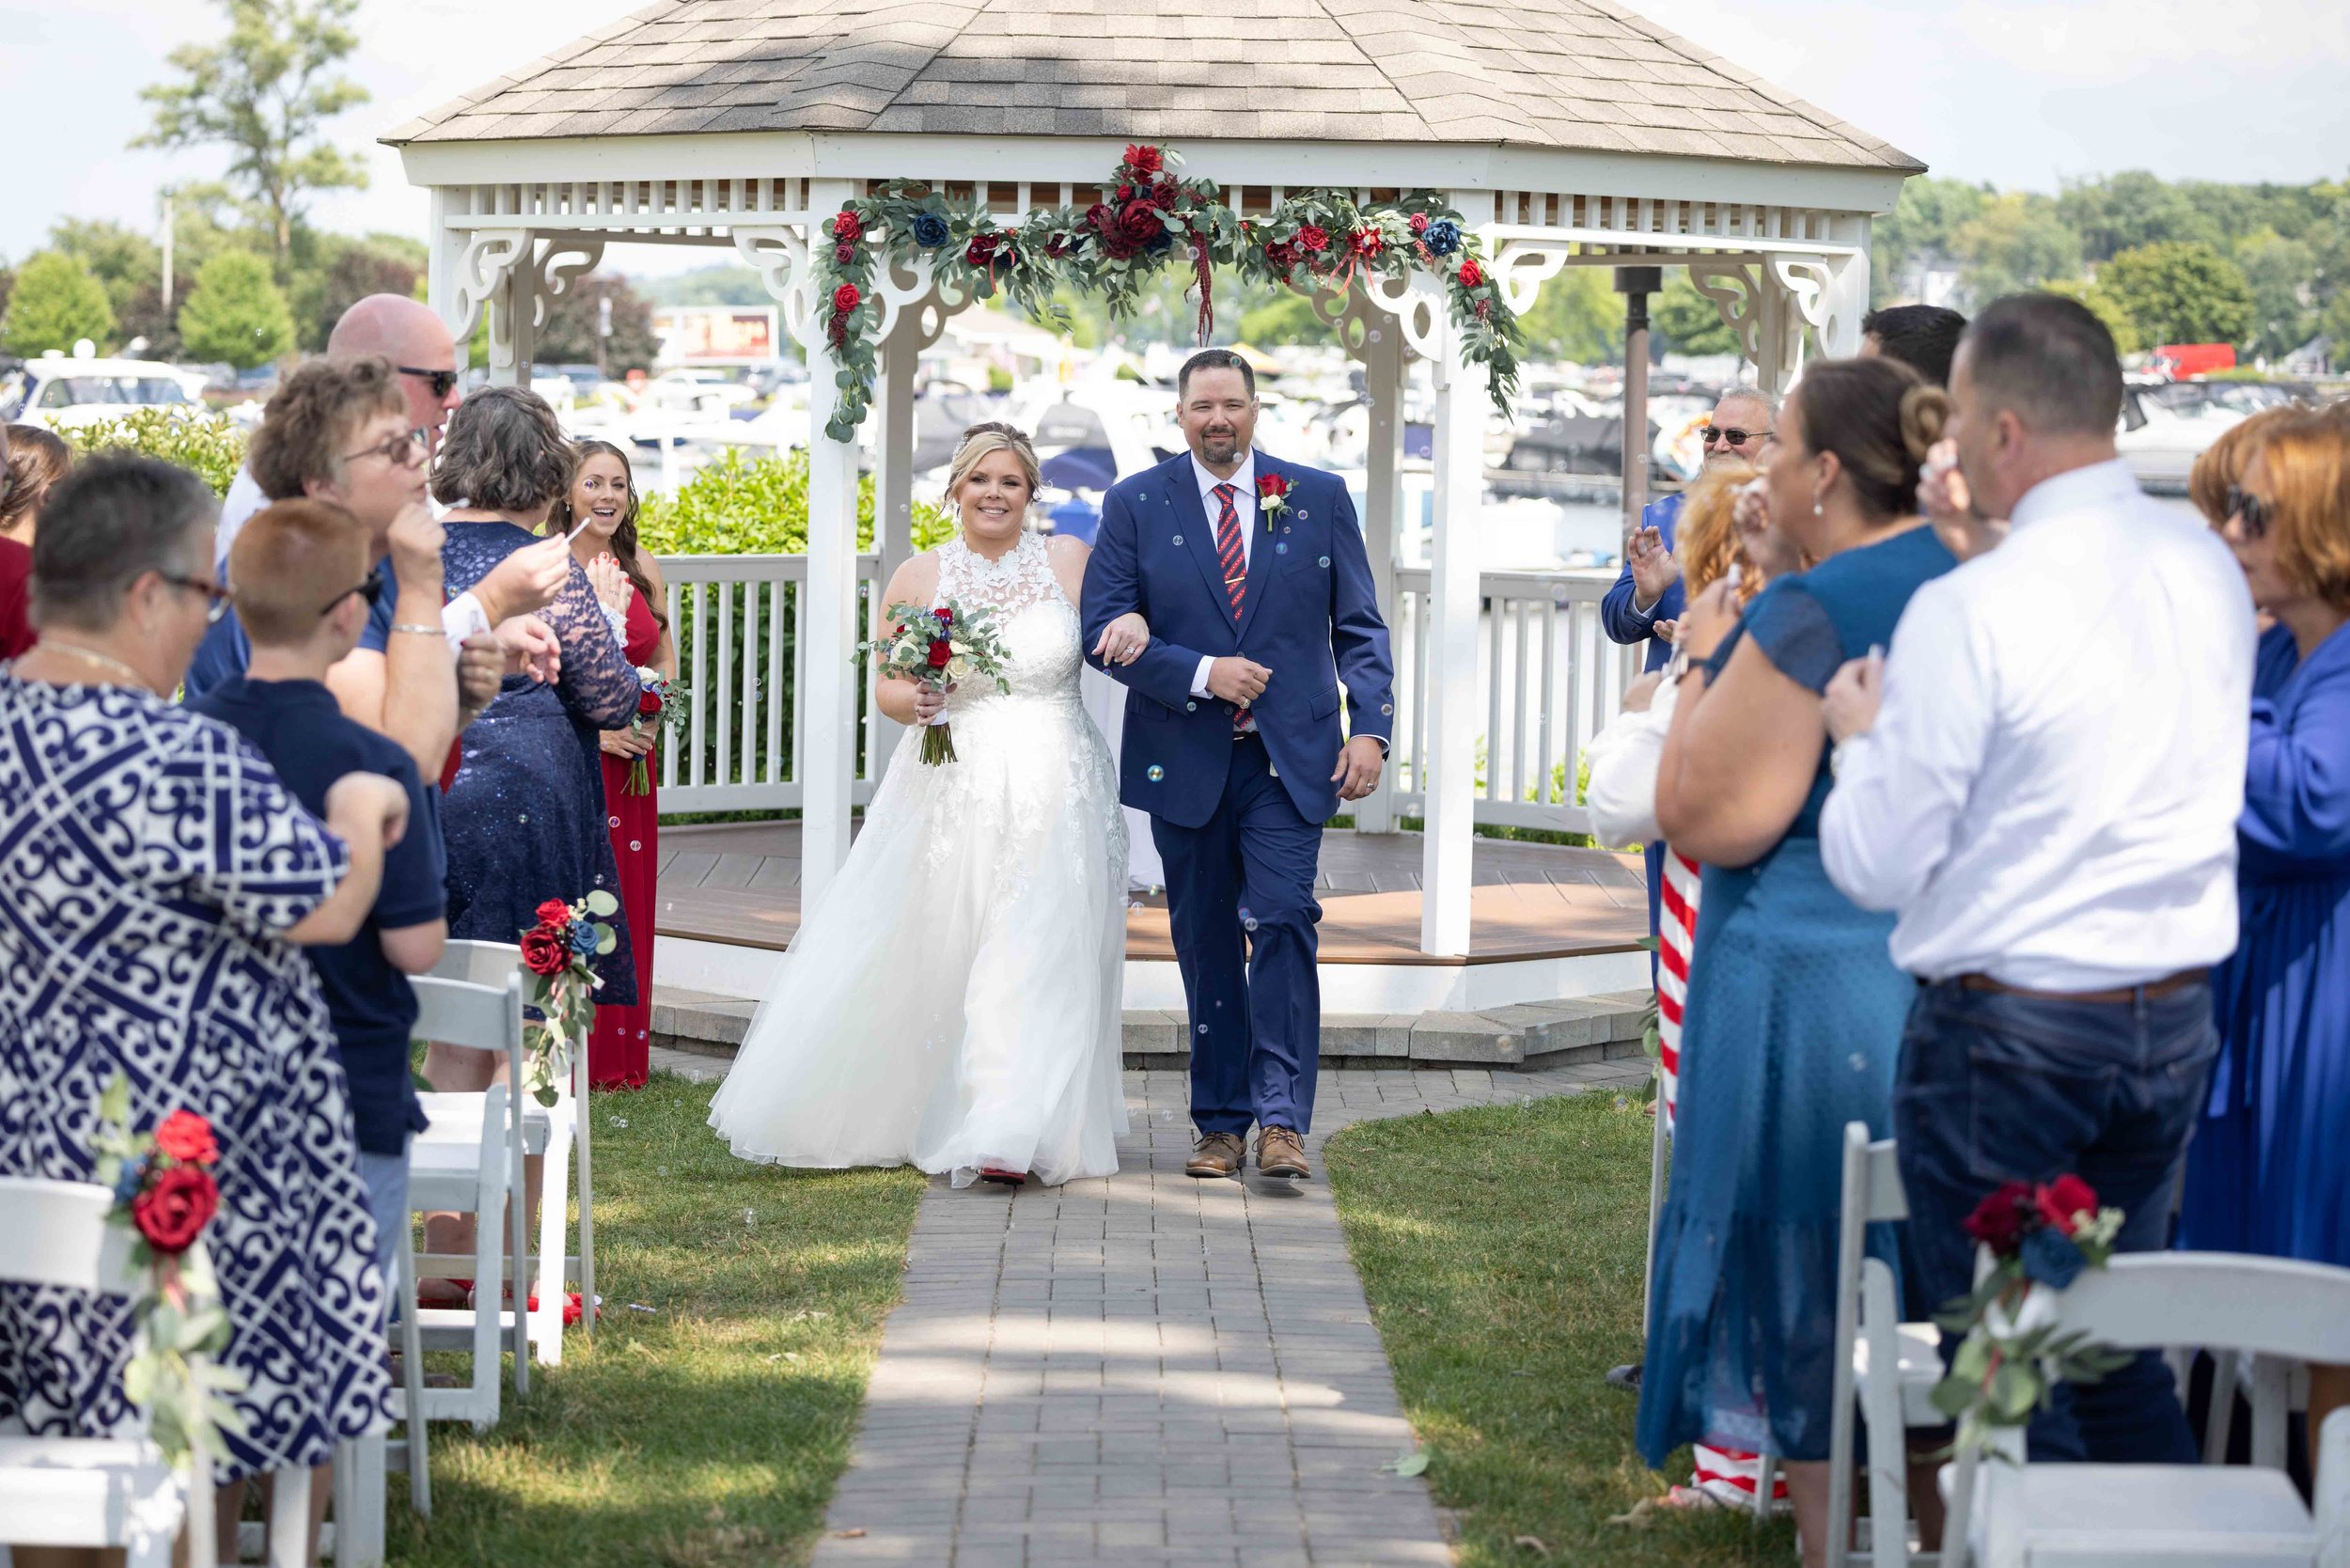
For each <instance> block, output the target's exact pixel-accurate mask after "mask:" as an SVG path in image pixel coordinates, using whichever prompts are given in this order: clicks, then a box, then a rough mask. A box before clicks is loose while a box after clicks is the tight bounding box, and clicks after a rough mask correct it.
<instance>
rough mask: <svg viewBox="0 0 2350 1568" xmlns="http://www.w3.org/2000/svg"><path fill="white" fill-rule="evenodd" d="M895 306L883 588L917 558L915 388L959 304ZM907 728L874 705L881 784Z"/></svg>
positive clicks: (876, 404) (880, 495)
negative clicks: (927, 354) (927, 355)
mask: <svg viewBox="0 0 2350 1568" xmlns="http://www.w3.org/2000/svg"><path fill="white" fill-rule="evenodd" d="M894 288H895V285H892V286H891V289H894ZM889 291H890V290H885V295H886V294H887V293H888V292H889ZM892 303H893V305H895V310H896V324H895V325H894V326H892V327H891V328H890V329H889V335H888V336H887V337H884V338H883V339H882V343H881V353H880V356H879V357H880V371H881V374H880V377H879V378H878V384H877V385H876V386H875V387H874V390H873V418H874V421H875V424H874V430H873V463H874V473H873V543H874V545H875V547H876V548H877V549H878V550H879V551H880V552H881V580H882V582H883V583H884V584H886V583H887V582H888V581H889V579H890V576H891V575H892V574H893V573H894V572H896V571H897V570H898V568H900V567H901V566H903V565H904V564H905V563H906V562H907V561H908V560H910V559H912V558H913V557H914V438H915V433H916V431H915V428H914V384H915V381H916V379H917V375H918V373H919V371H920V368H921V362H922V351H923V350H925V349H927V348H929V347H930V346H931V345H932V344H933V343H935V342H937V341H938V338H939V335H940V334H941V333H942V332H944V331H945V330H946V327H947V322H948V319H949V318H950V317H951V316H952V315H953V314H954V311H955V308H956V304H957V303H959V302H950V301H949V300H948V299H947V298H946V297H945V291H944V290H932V291H931V292H929V293H926V294H923V295H920V296H918V297H914V298H909V299H906V300H905V301H904V303H902V304H899V303H897V302H894V301H893V302H892ZM873 607H874V610H875V612H876V613H879V612H880V611H881V610H882V609H885V608H886V606H885V605H883V604H880V603H879V601H878V600H876V602H875V604H874V606H873ZM904 728H905V727H904V726H903V725H901V724H899V723H898V722H897V721H895V720H894V719H891V718H888V717H887V716H885V714H884V713H882V712H881V708H880V705H879V704H875V706H874V708H873V712H872V729H871V731H870V736H869V739H868V743H867V745H868V749H867V753H866V755H867V756H868V758H869V759H870V763H869V771H870V773H871V774H872V776H873V781H874V782H875V783H876V784H878V783H880V782H881V778H882V775H883V774H884V773H885V772H886V771H887V769H888V762H889V759H890V757H891V756H892V755H893V754H894V753H895V752H896V751H897V748H898V739H899V736H900V734H901V732H902V731H903V729H904Z"/></svg>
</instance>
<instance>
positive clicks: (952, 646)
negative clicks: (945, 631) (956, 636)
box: [947, 638, 971, 653]
mask: <svg viewBox="0 0 2350 1568" xmlns="http://www.w3.org/2000/svg"><path fill="white" fill-rule="evenodd" d="M947 647H948V651H951V652H956V653H968V652H970V651H971V645H970V644H969V643H967V642H956V641H954V640H953V639H951V638H949V639H948V643H947Z"/></svg>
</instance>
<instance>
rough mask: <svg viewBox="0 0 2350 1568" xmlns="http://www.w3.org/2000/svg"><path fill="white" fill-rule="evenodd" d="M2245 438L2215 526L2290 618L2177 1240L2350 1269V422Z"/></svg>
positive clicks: (2256, 781)
mask: <svg viewBox="0 0 2350 1568" xmlns="http://www.w3.org/2000/svg"><path fill="white" fill-rule="evenodd" d="M2248 435H2249V436H2250V437H2251V438H2252V451H2251V454H2250V456H2249V458H2248V461H2246V463H2245V467H2244V472H2243V477H2242V478H2241V479H2240V480H2239V482H2238V485H2237V487H2236V488H2235V489H2234V490H2233V493H2232V494H2229V495H2228V497H2227V500H2226V501H2225V502H2224V503H2223V505H2224V507H2225V516H2224V517H2223V518H2221V519H2220V520H2219V521H2220V525H2221V530H2222V533H2223V534H2224V536H2225V537H2226V539H2227V541H2228V543H2229V544H2230V545H2231V546H2232V547H2233V549H2234V551H2235V554H2236V559H2237V560H2239V561H2240V562H2242V563H2243V566H2244V576H2245V581H2246V583H2247V584H2248V587H2249V588H2250V589H2251V592H2252V602H2253V604H2255V605H2257V606H2258V607H2259V608H2260V609H2262V610H2263V611H2265V612H2266V613H2267V614H2268V615H2270V616H2271V617H2273V618H2275V620H2276V624H2275V625H2274V626H2272V627H2270V628H2269V630H2268V631H2267V632H2265V633H2264V634H2263V635H2262V636H2261V643H2260V655H2259V661H2258V663H2257V664H2256V666H2254V673H2253V682H2252V735H2251V742H2252V744H2251V755H2250V760H2249V768H2248V775H2247V777H2246V779H2245V792H2244V815H2243V817H2242V819H2241V820H2240V821H2239V822H2238V823H2237V824H2236V845H2237V851H2238V861H2237V872H2236V879H2237V886H2238V905H2237V907H2238V911H2239V917H2240V924H2239V935H2238V938H2237V946H2236V951H2235V956H2234V957H2233V958H2232V959H2230V960H2229V961H2228V962H2227V963H2226V964H2222V965H2220V966H2219V968H2218V969H2217V970H2216V971H2214V973H2213V976H2212V995H2213V1000H2214V1005H2215V1008H2216V1011H2217V1014H2218V1024H2219V1034H2220V1052H2219V1059H2218V1061H2217V1063H2216V1064H2215V1066H2214V1068H2213V1070H2212V1086H2211V1098H2210V1101H2209V1102H2208V1104H2207V1105H2206V1107H2205V1109H2204V1114H2203V1120H2202V1121H2201V1124H2200V1125H2199V1126H2198V1127H2197V1128H2196V1132H2195V1138H2194V1141H2193V1142H2192V1143H2190V1144H2189V1145H2188V1146H2187V1168H2186V1193H2185V1197H2184V1200H2183V1208H2182V1212H2181V1215H2180V1220H2179V1241H2180V1245H2181V1246H2183V1247H2195V1248H2198V1249H2202V1250H2210V1251H2221V1252H2259V1253H2266V1254H2269V1255H2271V1256H2275V1257H2280V1258H2306V1259H2309V1260H2311V1262H2322V1263H2335V1264H2342V1265H2350V631H2345V630H2343V624H2344V621H2345V619H2350V415H2345V413H2344V412H2343V411H2342V410H2339V409H2337V410H2336V411H2334V412H2333V413H2331V414H2329V415H2311V414H2299V413H2295V414H2291V415H2285V416H2269V417H2268V418H2265V419H2263V420H2262V421H2261V426H2260V428H2259V429H2258V430H2256V431H2248ZM2215 510H2217V509H2215ZM2345 1403H2350V1370H2346V1369H2343V1368H2339V1367H2313V1368H2311V1386H2310V1435H2311V1441H2312V1443H2314V1441H2315V1437H2316V1434H2317V1430H2318V1428H2319V1426H2320V1425H2322V1424H2323V1422H2324V1421H2325V1419H2326V1414H2327V1413H2328V1412H2329V1411H2332V1410H2334V1409H2336V1408H2338V1407H2339V1406H2341V1405H2342V1404H2345ZM2311 1451H2315V1450H2314V1449H2313V1448H2312V1450H2311Z"/></svg>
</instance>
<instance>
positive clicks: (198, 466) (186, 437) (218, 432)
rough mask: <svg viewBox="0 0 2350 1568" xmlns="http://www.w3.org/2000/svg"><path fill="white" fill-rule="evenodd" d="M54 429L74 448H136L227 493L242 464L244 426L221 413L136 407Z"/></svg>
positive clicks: (84, 450)
mask: <svg viewBox="0 0 2350 1568" xmlns="http://www.w3.org/2000/svg"><path fill="white" fill-rule="evenodd" d="M58 433H59V434H60V435H63V436H64V437H65V438H66V440H68V441H69V442H71V443H72V445H73V447H74V450H75V451H76V452H77V453H85V454H86V453H91V452H140V453H143V454H145V455H146V456H148V457H155V458H162V459H164V461H166V462H169V463H178V464H180V466H181V467H182V468H188V469H193V470H194V471H195V473H196V476H197V478H201V479H202V480H203V481H204V482H205V483H206V484H209V485H211V487H212V494H215V495H226V494H228V486H229V483H230V481H231V480H233V479H235V478H236V477H237V470H238V469H239V468H241V467H243V465H244V431H242V430H240V429H238V428H237V426H236V424H235V423H234V422H233V421H232V420H230V419H229V417H228V416H227V415H225V414H213V413H210V412H206V413H199V414H175V413H173V412H172V411H171V410H169V409H163V408H139V409H133V410H132V411H131V412H130V413H128V414H125V415H123V416H119V417H118V418H113V419H101V420H98V421H96V422H94V423H91V424H87V425H83V426H81V427H79V428H77V429H74V430H67V431H58Z"/></svg>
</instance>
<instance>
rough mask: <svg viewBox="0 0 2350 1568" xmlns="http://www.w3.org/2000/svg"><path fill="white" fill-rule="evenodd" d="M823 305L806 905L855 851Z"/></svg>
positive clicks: (852, 583)
mask: <svg viewBox="0 0 2350 1568" xmlns="http://www.w3.org/2000/svg"><path fill="white" fill-rule="evenodd" d="M853 195H854V187H853V185H852V184H851V183H850V182H849V181H847V180H810V181H809V182H808V210H809V211H810V212H826V213H829V212H838V210H839V208H840V204H841V203H842V202H844V201H846V200H848V199H849V197H850V196H853ZM826 314H827V312H826V310H825V309H823V308H821V307H820V308H817V309H812V310H810V311H809V312H808V315H807V321H808V325H807V337H806V339H805V341H806V342H807V364H808V403H807V599H806V601H805V604H804V607H803V609H802V611H801V618H800V637H801V642H802V646H803V647H804V648H805V649H806V650H807V667H806V673H805V675H804V676H803V678H802V681H801V684H800V688H799V690H798V691H797V692H796V693H795V694H794V702H795V705H796V706H797V707H798V709H799V719H800V724H801V727H802V728H803V729H804V730H805V731H806V734H807V748H806V750H805V752H804V753H803V755H804V756H805V757H806V758H807V772H806V774H805V775H804V776H803V777H802V780H801V784H802V793H801V802H802V804H801V808H800V907H801V908H802V909H803V910H807V909H809V908H812V907H813V906H814V904H815V902H816V900H817V898H818V897H819V895H821V894H822V893H823V890H824V887H825V886H826V885H827V884H828V883H830V882H831V881H832V877H833V873H834V872H835V871H838V870H839V869H840V866H841V863H842V862H843V861H845V860H846V859H847V858H848V856H849V806H850V792H851V789H852V786H853V784H854V780H855V777H856V738H857V737H856V708H857V701H856V699H857V691H858V688H859V687H860V686H861V685H862V684H863V683H864V682H863V681H862V679H861V676H860V672H859V671H858V670H857V669H856V668H855V666H853V665H852V664H851V663H850V654H851V652H852V651H853V650H854V647H855V645H856V631H857V624H856V600H857V580H856V578H857V573H856V487H857V445H856V443H855V442H854V441H835V440H834V439H832V437H830V436H829V435H826V434H825V433H824V426H825V425H826V424H827V423H829V422H830V421H831V419H832V416H833V410H834V409H835V408H836V407H837V406H838V402H839V395H840V392H839V387H838V385H837V384H835V382H834V379H833V376H834V366H833V363H832V355H831V353H830V349H829V346H828V345H827V343H826V341H825V337H824V326H823V323H824V320H825V317H826Z"/></svg>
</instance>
